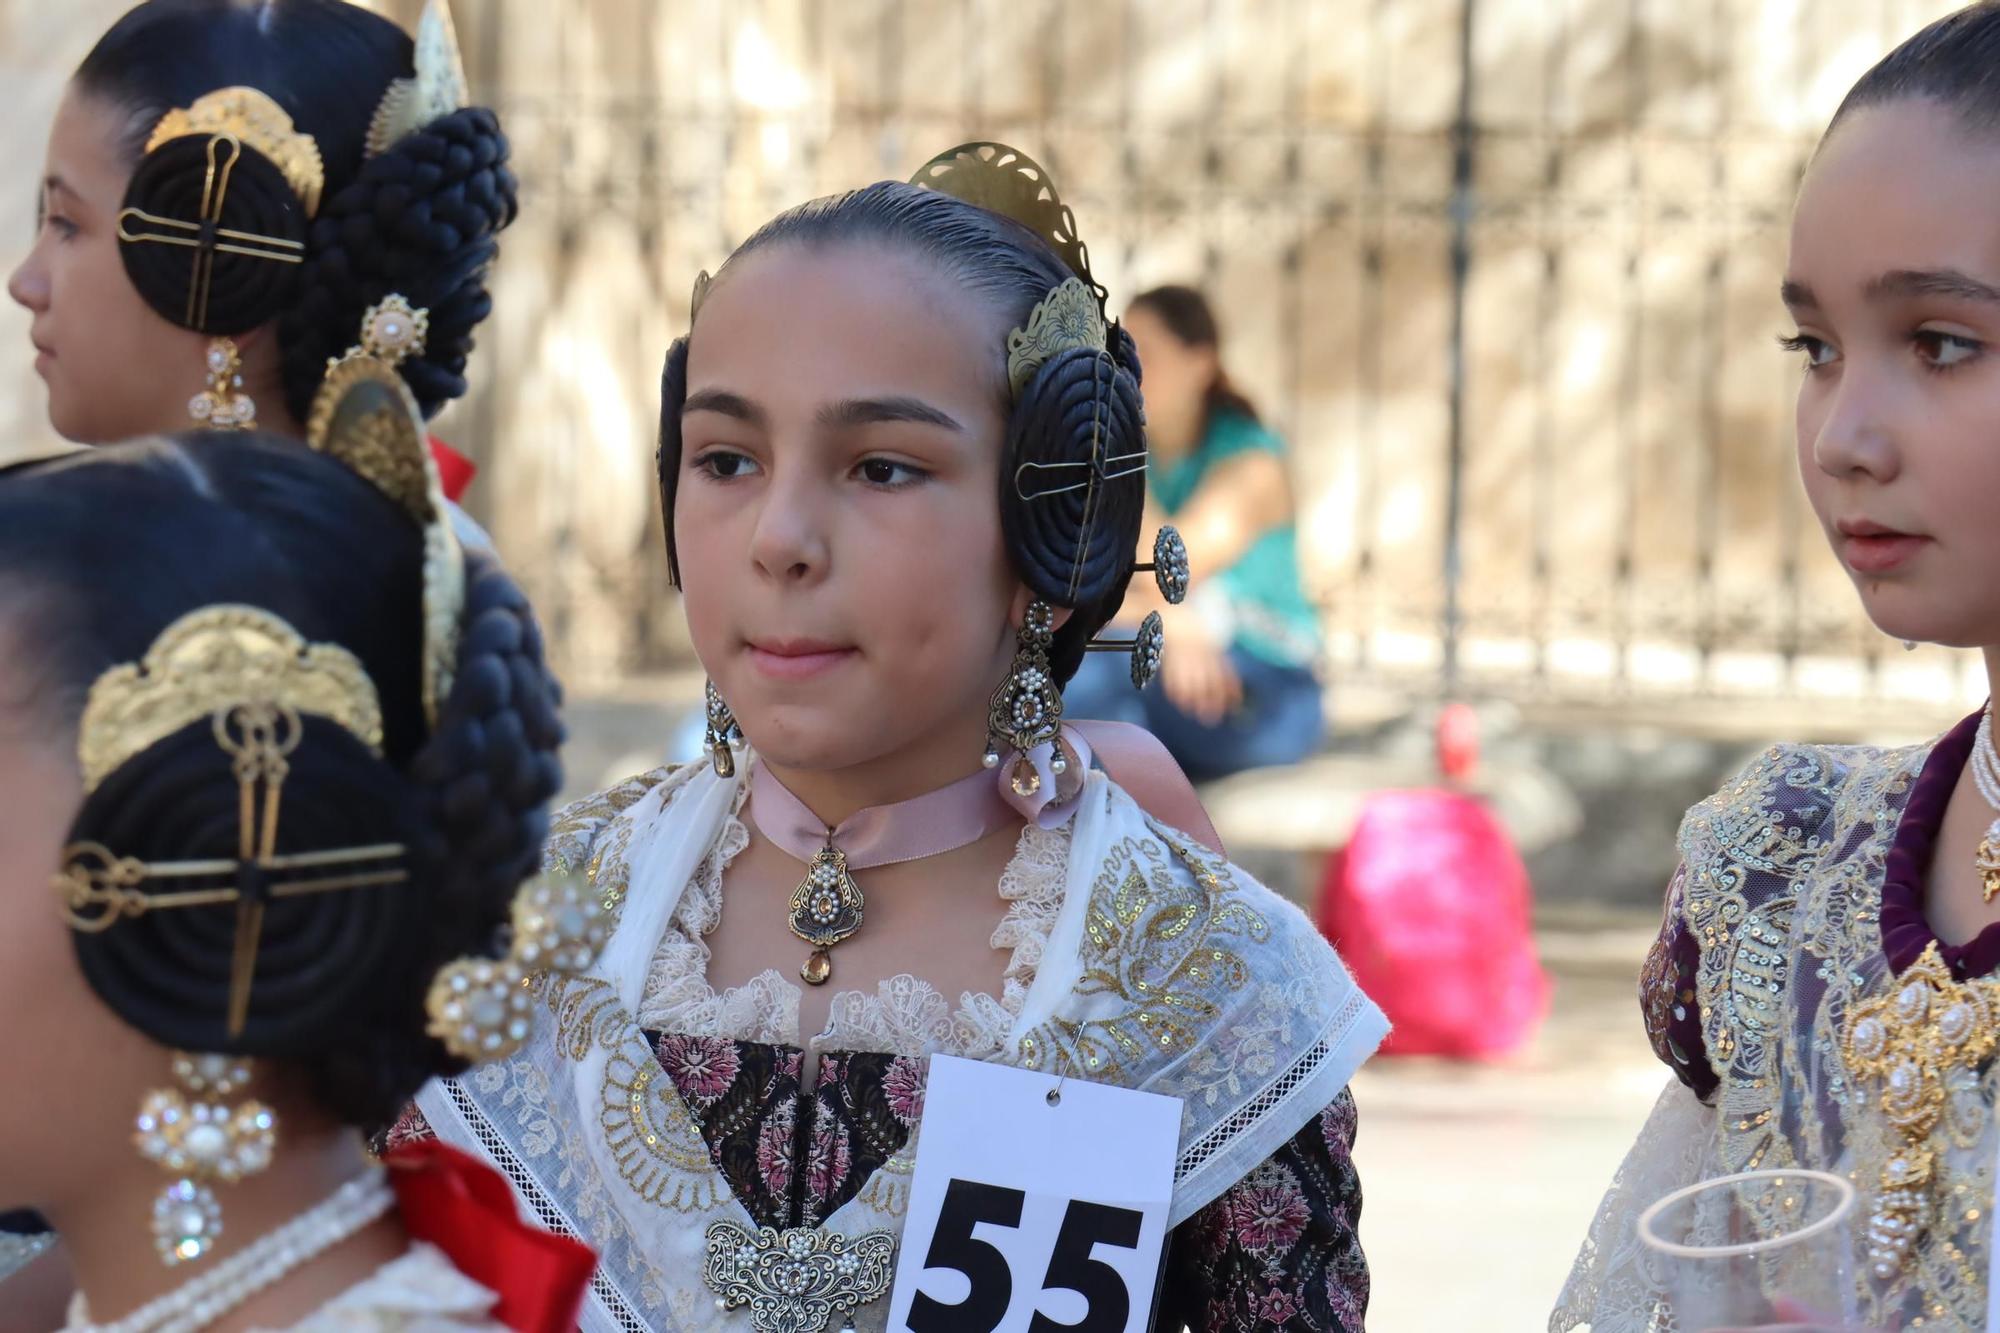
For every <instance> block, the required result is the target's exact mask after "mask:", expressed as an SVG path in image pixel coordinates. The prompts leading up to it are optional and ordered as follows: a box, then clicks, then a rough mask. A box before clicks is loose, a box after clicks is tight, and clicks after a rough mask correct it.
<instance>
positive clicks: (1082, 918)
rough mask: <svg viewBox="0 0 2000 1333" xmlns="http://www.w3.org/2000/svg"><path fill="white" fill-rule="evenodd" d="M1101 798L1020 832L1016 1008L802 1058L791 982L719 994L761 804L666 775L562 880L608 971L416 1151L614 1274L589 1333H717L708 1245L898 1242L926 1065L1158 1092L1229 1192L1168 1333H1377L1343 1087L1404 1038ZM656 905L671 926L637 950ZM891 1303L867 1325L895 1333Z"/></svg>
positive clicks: (1178, 1263)
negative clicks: (442, 1152)
mask: <svg viewBox="0 0 2000 1333" xmlns="http://www.w3.org/2000/svg"><path fill="white" fill-rule="evenodd" d="M1093 783H1094V785H1092V786H1090V787H1088V788H1087V791H1086V794H1087V795H1088V796H1089V797H1091V800H1090V801H1087V802H1085V804H1084V806H1083V807H1082V809H1081V811H1080V813H1079V814H1078V816H1077V817H1075V818H1073V819H1071V820H1070V821H1069V822H1067V823H1063V824H1061V825H1058V826H1057V827H1053V828H1041V827H1028V828H1026V829H1025V830H1024V831H1023V833H1022V834H1021V837H1020V841H1019V843H1018V844H1017V846H1016V849H1015V854H1014V856H1013V858H1012V860H1011V861H1010V863H1009V865H1008V866H1007V868H1006V870H1005V871H1004V873H1003V874H1002V876H1001V880H1000V883H999V885H998V892H999V893H1000V894H1001V896H1002V897H1003V898H1004V899H1005V900H1006V901H1007V903H1008V908H1007V911H1006V913H1005V915H1004V917H1003V919H1002V921H1001V923H1000V925H999V926H998V928H997V929H996V931H995V934H994V936H993V943H994V946H995V947H996V948H998V949H1003V950H1006V951H1008V965H1007V968H1006V972H1005V975H1004V980H1003V983H1002V987H1001V993H1000V994H998V995H980V994H968V995H964V996H961V997H959V999H958V1001H957V1003H956V1004H954V1003H952V1002H951V1001H949V1000H947V999H946V997H944V996H943V995H941V994H940V993H938V991H937V990H936V989H935V988H934V987H932V986H930V985H928V984H926V983H925V982H923V981H921V980H919V979H917V978H914V977H909V976H902V977H896V978H891V979H889V980H887V981H884V982H883V983H882V984H881V985H880V986H879V987H877V988H876V989H874V990H873V991H869V992H865V993H864V992H860V991H851V992H848V993H845V994H841V995H838V996H836V997H835V1002H834V1005H833V1010H832V1015H831V1017H830V1019H829V1022H828V1024H827V1028H826V1031H824V1032H823V1033H819V1034H815V1035H813V1036H812V1037H811V1038H810V1039H808V1040H807V1041H803V1042H802V1040H801V1034H800V1032H799V1018H798V1014H799V1000H800V996H801V992H800V990H799V989H798V987H797V985H796V983H794V982H792V981H791V980H790V979H789V978H787V977H786V976H785V975H783V974H782V973H779V972H777V971H775V970H773V971H767V972H765V973H763V974H760V975H759V976H757V977H754V978H752V979H751V980H750V981H749V982H748V983H746V984H744V985H742V986H738V987H734V988H730V989H728V990H725V991H722V992H717V991H716V990H715V989H714V988H712V987H711V986H710V985H709V983H708V981H707V978H706V971H707V964H708V948H707V945H706V943H705V942H704V941H705V936H706V935H707V934H708V932H710V931H712V930H713V929H714V928H715V926H716V924H717V922H718V921H719V920H720V913H721V901H722V894H723V891H724V888H723V877H724V873H725V872H726V870H727V868H728V865H729V864H730V862H731V861H732V860H733V859H734V858H735V857H736V856H737V855H739V854H740V853H741V852H742V850H743V848H744V847H745V846H747V845H748V841H749V838H748V832H747V830H746V829H745V827H744V825H743V824H742V822H741V820H740V818H739V815H740V810H741V805H742V794H741V788H740V779H739V785H738V786H737V788H736V789H735V790H734V791H732V790H730V788H729V785H728V784H727V783H725V782H722V781H720V780H717V779H715V778H713V777H712V776H710V775H709V774H707V772H706V771H705V770H701V771H698V772H691V771H689V770H674V771H667V772H663V773H655V774H650V775H647V776H646V777H645V778H641V779H636V780H634V781H633V782H632V783H627V784H624V785H623V786H621V787H618V788H613V789H612V790H610V791H608V792H605V793H602V794H600V795H599V796H597V797H594V798H592V799H591V800H589V801H587V802H584V803H583V804H581V805H579V806H577V807H574V808H572V810H570V811H568V812H566V813H565V814H564V815H563V816H561V817H560V818H559V820H558V823H557V831H556V834H555V836H554V837H553V838H552V840H551V852H550V857H551V860H552V862H555V863H557V864H560V865H562V866H565V867H568V868H572V869H575V870H579V871H581V872H582V873H585V874H586V875H588V876H589V877H590V879H591V881H592V883H593V885H594V887H595V888H596V890H597V891H598V892H599V894H600V895H601V897H602V900H603V901H604V902H605V903H606V904H607V906H609V907H611V908H612V909H613V910H615V911H617V912H618V913H619V926H618V930H617V932H616V934H615V935H614V939H613V942H612V945H611V946H610V948H609V949H608V950H607V962H606V963H605V964H604V965H603V968H602V970H603V971H604V972H605V974H606V975H604V976H602V977H597V976H592V977H585V978H581V979H577V980H575V981H564V980H552V981H550V982H548V983H546V984H545V985H544V987H543V989H542V991H541V994H540V998H541V1001H542V1003H543V1004H544V1005H545V1006H546V1009H547V1011H548V1014H549V1015H550V1017H551V1018H552V1020H553V1021H551V1022H545V1023H544V1024H542V1025H540V1027H541V1028H542V1029H545V1031H538V1034H537V1037H536V1039H535V1041H536V1043H537V1045H536V1046H531V1047H530V1049H529V1051H528V1052H525V1053H524V1054H523V1056H522V1057H519V1058H517V1059H515V1060H513V1061H510V1062H507V1063H506V1064H504V1065H500V1066H495V1067H492V1068H489V1069H481V1070H476V1071H474V1072H473V1073H471V1074H469V1075H467V1076H466V1077H465V1078H464V1079H463V1080H455V1081H452V1082H450V1083H446V1084H439V1085H433V1089H430V1090H427V1091H426V1093H425V1094H424V1095H423V1096H422V1097H421V1098H420V1099H419V1105H420V1107H421V1109H422V1112H423V1114H422V1116H416V1115H412V1116H410V1117H406V1119H405V1122H404V1123H403V1124H401V1125H399V1126H398V1128H397V1130H396V1131H395V1135H396V1136H407V1135H409V1134H413V1133H424V1132H428V1131H429V1129H430V1128H431V1127H435V1128H436V1129H437V1131H438V1132H440V1133H442V1134H443V1135H444V1136H445V1137H446V1138H448V1139H451V1140H452V1141H454V1142H458V1143H461V1144H466V1145H470V1146H474V1147H477V1148H479V1149H481V1150H484V1151H486V1152H487V1153H488V1154H489V1155H490V1156H491V1157H492V1158H493V1159H494V1160H495V1162H496V1163H497V1164H498V1165H500V1166H501V1167H502V1169H503V1170H505V1171H506V1172H507V1173H508V1174H509V1175H510V1177H512V1178H513V1179H514V1181H515V1184H516V1188H517V1190H518V1191H519V1192H520V1193H521V1194H522V1197H523V1198H524V1200H526V1201H527V1202H528V1204H529V1206H530V1207H531V1208H532V1209H533V1210H534V1211H535V1213H536V1214H537V1216H538V1219H539V1220H540V1221H541V1222H543V1224H545V1225H549V1226H552V1227H555V1228H556V1229H559V1230H566V1231H569V1232H571V1233H573V1234H576V1235H579V1236H581V1237H582V1238H583V1239H585V1240H586V1241H588V1242H590V1243H591V1244H592V1245H593V1246H596V1247H597V1248H599V1249H600V1251H601V1252H602V1253H603V1255H604V1262H603V1264H602V1265H601V1267H600V1273H599V1279H600V1280H599V1282H598V1283H597V1284H596V1286H595V1288H594V1296H595V1303H594V1304H589V1305H587V1306H586V1312H585V1327H586V1329H591V1330H596V1329H600V1328H602V1329H633V1330H636V1329H639V1328H648V1329H651V1328H662V1329H668V1330H690V1331H691V1330H696V1329H700V1330H710V1329H714V1330H718V1331H719V1330H724V1329H733V1328H738V1327H743V1328H747V1326H748V1325H747V1323H745V1322H744V1316H742V1315H741V1314H740V1313H739V1314H737V1315H733V1316H732V1315H729V1314H726V1313H722V1312H718V1311H717V1310H716V1309H715V1306H714V1301H713V1295H712V1293H710V1292H708V1291H706V1290H705V1289H704V1288H703V1287H702V1280H701V1276H700V1274H701V1244H702V1236H703V1234H704V1232H705V1230H706V1228H707V1227H708V1226H709V1225H710V1224H711V1222H712V1221H720V1220H727V1221H731V1222H733V1223H734V1224H735V1225H738V1226H744V1225H749V1226H752V1227H754V1226H759V1225H764V1226H773V1227H778V1228H781V1229H782V1228H788V1227H810V1228H815V1229H819V1230H821V1231H823V1232H832V1233H839V1234H842V1235H845V1236H849V1237H855V1236H858V1235H861V1234H863V1233H867V1232H872V1231H881V1230H887V1231H889V1232H890V1233H891V1234H895V1233H896V1232H897V1231H899V1230H900V1226H901V1221H902V1215H903V1210H904V1209H905V1207H906V1206H907V1202H908V1184H909V1175H910V1172H911V1170H912V1169H913V1166H914V1162H915V1158H916V1153H917V1151H918V1147H919V1142H918V1140H919V1138H920V1133H921V1127H922V1115H923V1088H924V1083H925V1078H926V1073H927V1068H928V1066H927V1058H928V1057H929V1056H930V1055H932V1054H936V1053H939V1052H946V1053H950V1054H954V1055H961V1056H966V1057H969V1058H975V1059H997V1060H1005V1061H1008V1062H1012V1063H1019V1064H1022V1065H1024V1066H1027V1067H1032V1068H1047V1069H1061V1070H1064V1071H1066V1072H1069V1073H1072V1074H1074V1075H1076V1076H1081V1077H1091V1078H1097V1079H1101V1080H1104V1081H1116V1082H1122V1083H1125V1084H1127V1085H1128V1086H1151V1087H1155V1088H1157V1089H1159V1090H1162V1091H1169V1092H1171V1093H1172V1094H1173V1095H1176V1096H1180V1097H1182V1098H1183V1104H1184V1106H1186V1107H1187V1108H1188V1111H1187V1125H1188V1126H1192V1128H1186V1127H1184V1132H1183V1154H1182V1175H1183V1177H1184V1178H1190V1179H1193V1180H1196V1181H1202V1180H1207V1179H1215V1180H1217V1181H1218V1183H1217V1184H1216V1185H1215V1186H1214V1187H1213V1188H1212V1190H1209V1191H1205V1192H1204V1195H1202V1196H1193V1195H1191V1196H1190V1202H1189V1205H1188V1207H1187V1209H1186V1211H1185V1212H1184V1213H1181V1214H1179V1215H1176V1216H1174V1217H1173V1219H1172V1220H1173V1221H1174V1222H1175V1223H1177V1225H1176V1226H1175V1229H1174V1232H1173V1235H1172V1238H1171V1244H1172V1246H1173V1254H1172V1256H1171V1257H1170V1260H1169V1264H1168V1272H1169V1275H1170V1276H1169V1280H1168V1281H1167V1283H1166V1285H1165V1288H1164V1290H1163V1294H1162V1299H1163V1309H1164V1310H1165V1311H1166V1312H1167V1313H1166V1315H1165V1320H1182V1321H1185V1322H1186V1323H1187V1324H1189V1325H1190V1326H1191V1327H1193V1328H1194V1329H1195V1330H1197V1333H1209V1330H1217V1331H1220V1330H1237V1329H1241V1330H1245V1331H1246V1333H1247V1330H1249V1329H1252V1328H1257V1329H1281V1330H1287V1329H1299V1330H1326V1331H1331V1330H1336V1329H1337V1330H1342V1331H1343V1333H1345V1331H1347V1330H1354V1329H1358V1328H1360V1327H1361V1318H1362V1314H1363V1312H1364V1310H1365V1307H1366V1301H1367V1269H1366V1264H1365V1261H1364V1260H1363V1258H1362V1254H1361V1250H1360V1245H1359V1241H1358V1237H1357V1235H1356V1231H1355V1224H1356V1222H1357V1220H1358V1214H1359V1209H1360V1186H1359V1180H1358V1178H1357V1177H1356V1175H1355V1173H1354V1168H1353V1163H1352V1157H1351V1150H1352V1143H1353V1137H1354V1109H1353V1102H1352V1099H1351V1098H1350V1097H1349V1096H1348V1094H1347V1093H1346V1091H1345V1086H1344V1085H1345V1083H1346V1079H1347V1075H1348V1074H1349V1073H1351V1071H1352V1067H1353V1064H1355V1063H1358V1060H1359V1058H1361V1056H1362V1055H1364V1054H1365V1052H1366V1050H1369V1049H1372V1048H1373V1045H1374V1044H1375V1042H1376V1041H1377V1040H1379V1037H1380V1029H1379V1024H1380V1018H1379V1014H1377V1013H1376V1012H1375V1011H1374V1009H1373V1007H1372V1006H1370V1005H1368V1004H1367V1002H1366V999H1365V997H1362V996H1361V995H1360V993H1359V992H1358V991H1355V990H1353V989H1352V986H1351V983H1347V982H1346V977H1345V973H1344V970H1342V969H1341V968H1340V965H1339V963H1338V960H1337V959H1336V958H1335V956H1334V955H1333V954H1332V951H1331V950H1330V949H1328V948H1327V946H1326V945H1325V944H1324V942H1322V941H1320V940H1319V938H1318V936H1317V934H1316V932H1313V931H1312V930H1311V928H1310V926H1309V924H1308V923H1305V922H1304V920H1303V918H1302V917H1298V916H1297V914H1296V912H1294V911H1293V909H1291V908H1289V907H1287V906H1285V905H1284V904H1282V903H1280V902H1278V900H1276V899H1275V898H1273V897H1272V896H1271V895H1270V894H1269V893H1268V892H1266V891H1264V890H1263V889H1261V888H1260V887H1257V886H1255V885H1254V884H1252V883H1251V882H1249V881H1247V880H1239V879H1238V878H1237V872H1235V871H1234V869H1233V867H1229V866H1227V865H1226V863H1223V862H1221V861H1219V860H1217V859H1214V858H1212V857H1207V856H1204V855H1203V854H1202V853H1200V852H1199V851H1198V850H1196V849H1195V848H1194V847H1193V846H1192V845H1191V844H1189V843H1188V842H1187V841H1186V840H1185V839H1183V838H1181V837H1180V836H1179V835H1177V834H1174V833H1172V831H1170V830H1158V829H1157V828H1156V827H1154V826H1149V825H1147V824H1146V823H1145V822H1144V819H1143V815H1141V814H1140V813H1139V812H1138V811H1137V810H1136V808H1135V807H1133V806H1132V805H1131V803H1130V801H1129V799H1128V798H1125V797H1124V796H1123V795H1122V793H1118V792H1117V791H1116V788H1114V787H1109V786H1108V785H1106V784H1105V783H1104V781H1103V779H1102V778H1101V776H1098V775H1093ZM1085 846H1088V847H1089V848H1090V850H1089V851H1088V852H1085V851H1083V850H1082V849H1083V848H1084V847H1085ZM656 893H666V894H668V896H667V897H665V898H657V899H656V898H651V897H649V896H648V895H652V894H656ZM641 910H645V911H650V912H651V913H652V917H651V918H650V921H652V922H657V924H648V925H647V926H646V927H645V928H644V929H643V930H642V929H640V928H639V927H638V925H637V924H636V922H637V920H638V918H636V917H635V916H634V915H633V914H634V913H635V912H637V911H641ZM621 944H623V945H626V946H629V947H630V948H631V952H630V953H629V954H628V955H627V957H628V959H629V962H624V963H621V962H619V961H618V956H619V949H620V946H621ZM624 968H629V969H630V971H629V972H628V971H623V970H621V969H624ZM627 977H629V978H630V979H631V980H630V983H629V984H628V983H626V982H625V981H624V980H623V979H624V978H627ZM621 990H622V994H621ZM1156 1022H1158V1023H1161V1024H1163V1026H1162V1027H1161V1028H1160V1029H1157V1031H1159V1033H1160V1035H1159V1036H1158V1037H1155V1036H1153V1035H1150V1034H1152V1033H1153V1032H1155V1031H1156V1029H1155V1028H1154V1027H1153V1025H1154V1024H1155V1023H1156ZM1134 1036H1137V1037H1139V1038H1140V1039H1141V1040H1140V1041H1139V1042H1138V1043H1137V1044H1134V1042H1133V1037H1134ZM538 1047H539V1049H538ZM808 1048H809V1049H810V1050H811V1051H812V1052H813V1053H814V1054H816V1055H817V1056H818V1057H819V1058H818V1061H817V1072H816V1073H815V1074H814V1075H813V1076H812V1078H811V1079H810V1083H811V1086H810V1087H802V1086H801V1083H802V1074H803V1073H804V1072H805V1068H806V1063H807V1062H806V1060H805V1054H806V1051H807V1049H808ZM1149 1048H1150V1049H1149ZM1168 1056H1171V1057H1172V1058H1163V1057H1168ZM1163 1076H1165V1079H1166V1081H1164V1082H1163V1081H1161V1079H1162V1077H1163ZM1253 1145H1255V1146H1254V1147H1253ZM1238 1162H1242V1163H1243V1165H1242V1166H1240V1167H1238V1166H1236V1163H1238ZM1218 1172H1229V1173H1231V1174H1229V1175H1228V1176H1227V1178H1224V1177H1223V1176H1221V1175H1218V1174H1217V1173H1218ZM1189 1173H1192V1174H1189ZM1176 1198H1177V1201H1178V1199H1179V1194H1178V1191H1177V1195H1176ZM885 1307H886V1302H878V1303H876V1304H875V1305H872V1306H864V1307H862V1308H861V1309H860V1310H858V1311H856V1320H857V1323H858V1324H859V1325H860V1327H861V1328H863V1329H869V1328H879V1327H880V1325H881V1321H882V1319H883V1318H884V1316H885V1315H886V1308H885ZM1163 1325H1164V1320H1163ZM1171 1326H1174V1327H1178V1326H1179V1324H1172V1325H1171Z"/></svg>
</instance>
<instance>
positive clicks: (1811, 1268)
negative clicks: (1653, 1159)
mask: <svg viewBox="0 0 2000 1333" xmlns="http://www.w3.org/2000/svg"><path fill="white" fill-rule="evenodd" d="M1854 1212H1855V1195H1854V1186H1853V1185H1852V1184H1850V1183H1848V1181H1847V1180H1845V1179H1843V1178H1842V1177H1840V1176H1836V1175H1832V1174H1830V1173H1828V1172H1825V1171H1805V1170H1793V1169H1785V1170H1769V1171H1744V1172H1740V1173H1738V1174H1736V1175H1731V1176H1717V1177H1716V1178H1715V1179H1713V1180H1704V1181H1702V1182H1701V1183H1700V1184H1698V1185H1690V1186H1688V1187H1687V1188H1686V1189H1681V1190H1675V1191H1674V1192H1673V1193H1672V1194H1669V1195H1667V1196H1666V1197H1665V1198H1664V1199H1661V1200H1660V1201H1659V1202H1657V1203H1655V1204H1654V1205H1653V1206H1652V1207H1650V1208H1648V1209H1647V1210H1646V1211H1645V1212H1644V1213H1642V1214H1641V1215H1640V1217H1639V1240H1640V1242H1641V1243H1642V1244H1643V1245H1644V1246H1645V1247H1646V1249H1647V1251H1648V1257H1649V1259H1650V1261H1651V1264H1652V1266H1653V1269H1654V1272H1655V1275H1656V1277H1657V1279H1658V1282H1659V1286H1660V1289H1661V1290H1663V1291H1664V1292H1665V1293H1666V1295H1667V1298H1668V1300H1669V1301H1670V1302H1671V1303H1672V1306H1673V1311H1674V1323H1675V1327H1676V1328H1678V1329H1680V1330H1681V1333H1705V1331H1706V1330H1709V1329H1746V1328H1758V1327H1762V1326H1765V1325H1772V1324H1792V1325H1794V1326H1796V1325H1798V1324H1799V1323H1801V1322H1806V1323H1817V1324H1820V1325H1823V1326H1824V1327H1827V1328H1841V1327H1844V1326H1851V1325H1853V1324H1854V1323H1855V1319H1856V1316H1855V1308H1854V1302H1855V1293H1854V1282H1853V1264H1854V1249H1853V1236H1852V1230H1853V1221H1854ZM1800 1311H1810V1312H1812V1313H1811V1315H1810V1316H1802V1315H1801V1314H1800V1313H1798V1312H1800Z"/></svg>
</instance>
